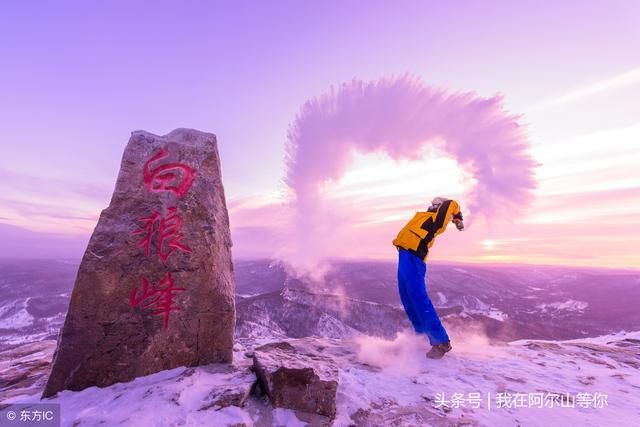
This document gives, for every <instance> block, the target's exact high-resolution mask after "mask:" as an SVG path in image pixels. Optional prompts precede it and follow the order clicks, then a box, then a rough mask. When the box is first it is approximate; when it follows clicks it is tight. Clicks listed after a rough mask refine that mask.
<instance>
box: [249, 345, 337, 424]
mask: <svg viewBox="0 0 640 427" xmlns="http://www.w3.org/2000/svg"><path fill="white" fill-rule="evenodd" d="M292 342H294V344H295V345H292V344H291V343H289V342H277V343H271V344H266V345H263V346H261V347H258V348H256V349H255V350H254V355H253V367H254V371H255V372H256V375H257V377H258V381H259V383H260V386H261V388H262V390H264V391H265V392H266V394H267V396H269V399H270V400H271V403H272V404H273V406H275V407H281V408H289V409H296V410H300V411H304V412H310V413H316V414H320V415H324V416H327V417H330V418H333V417H334V416H335V414H336V392H337V389H338V366H337V364H336V362H335V360H334V358H333V357H331V356H328V355H324V354H323V350H324V348H323V347H322V346H319V345H317V342H316V345H313V343H314V341H312V340H305V339H302V340H294V341H292Z"/></svg>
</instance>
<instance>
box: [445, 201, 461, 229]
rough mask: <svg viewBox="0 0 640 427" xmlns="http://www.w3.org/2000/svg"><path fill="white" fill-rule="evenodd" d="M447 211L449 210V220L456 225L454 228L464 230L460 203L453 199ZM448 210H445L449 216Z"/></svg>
mask: <svg viewBox="0 0 640 427" xmlns="http://www.w3.org/2000/svg"><path fill="white" fill-rule="evenodd" d="M449 211H450V212H451V220H452V221H453V223H454V224H455V225H456V228H457V229H458V230H460V231H462V230H464V223H463V222H462V219H463V218H462V211H461V210H460V205H459V204H458V202H456V201H455V200H452V201H451V204H450V205H449ZM448 214H449V212H447V217H449V215H448Z"/></svg>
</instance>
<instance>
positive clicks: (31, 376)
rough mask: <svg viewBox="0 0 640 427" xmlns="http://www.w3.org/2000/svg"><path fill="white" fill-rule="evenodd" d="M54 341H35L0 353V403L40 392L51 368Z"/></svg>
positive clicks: (54, 346)
mask: <svg viewBox="0 0 640 427" xmlns="http://www.w3.org/2000/svg"><path fill="white" fill-rule="evenodd" d="M55 348H56V342H55V341H54V340H44V341H37V342H32V343H28V344H23V345H21V346H19V347H15V348H12V349H8V350H4V351H1V352H0V402H2V401H3V400H5V399H9V398H12V397H14V396H24V395H29V394H33V393H34V390H36V391H37V390H41V389H42V387H44V383H45V381H46V379H47V375H48V374H49V369H50V368H51V358H52V356H53V352H54V350H55Z"/></svg>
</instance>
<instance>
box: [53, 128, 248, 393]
mask: <svg viewBox="0 0 640 427" xmlns="http://www.w3.org/2000/svg"><path fill="white" fill-rule="evenodd" d="M230 246H231V240H230V236H229V220H228V215H227V208H226V203H225V198H224V189H223V186H222V180H221V173H220V161H219V157H218V150H217V144H216V138H215V136H214V135H212V134H207V133H202V132H198V131H195V130H189V129H177V130H174V131H173V132H171V133H169V134H168V135H165V136H162V137H160V136H156V135H153V134H150V133H147V132H144V131H137V132H133V133H132V136H131V139H130V140H129V143H128V145H127V147H126V149H125V152H124V155H123V158H122V164H121V167H120V173H119V175H118V181H117V183H116V187H115V191H114V193H113V197H112V199H111V203H110V205H109V207H108V208H107V209H105V210H104V211H103V212H102V214H101V215H100V219H99V221H98V224H97V226H96V228H95V230H94V232H93V235H92V236H91V240H90V241H89V245H88V247H87V250H86V252H85V254H84V257H83V259H82V263H81V264H80V268H79V271H78V276H77V279H76V282H75V286H74V289H73V294H72V296H71V302H70V305H69V311H68V313H67V317H66V320H65V324H64V326H63V328H62V331H61V333H60V336H59V338H58V348H57V350H56V354H55V356H54V361H53V368H52V372H51V376H50V377H49V380H48V382H47V386H46V388H45V390H44V393H43V396H44V397H47V396H51V395H53V394H55V393H56V392H58V391H60V390H63V389H69V390H82V389H84V388H86V387H90V386H99V387H104V386H108V385H110V384H113V383H116V382H122V381H129V380H131V379H133V378H135V377H138V376H142V375H148V374H151V373H154V372H158V371H161V370H165V369H171V368H174V367H178V366H196V365H202V364H208V363H213V362H230V361H231V358H232V347H233V330H234V324H235V303H234V282H233V266H232V263H231V251H230Z"/></svg>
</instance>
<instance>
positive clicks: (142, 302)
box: [129, 272, 186, 329]
mask: <svg viewBox="0 0 640 427" xmlns="http://www.w3.org/2000/svg"><path fill="white" fill-rule="evenodd" d="M185 290H186V289H185V288H175V287H174V284H173V277H171V273H169V272H167V275H166V277H165V278H164V279H162V280H161V281H160V282H158V285H157V286H154V285H153V284H150V283H149V280H147V278H146V277H143V278H142V290H141V291H140V295H138V288H134V289H133V290H132V291H131V297H130V298H129V305H130V306H131V307H134V308H135V307H140V309H142V310H144V309H146V308H149V307H151V308H152V309H153V310H154V311H153V313H152V314H154V315H157V316H163V328H164V329H167V326H168V325H169V315H170V314H171V312H172V311H180V307H177V306H175V305H173V298H175V296H176V294H177V293H178V292H181V291H185Z"/></svg>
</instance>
